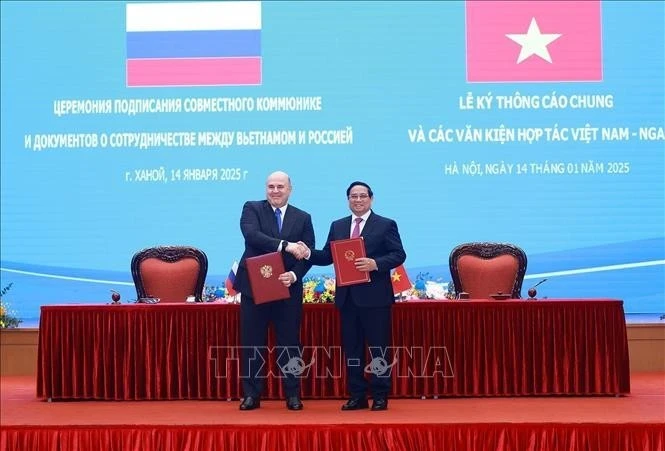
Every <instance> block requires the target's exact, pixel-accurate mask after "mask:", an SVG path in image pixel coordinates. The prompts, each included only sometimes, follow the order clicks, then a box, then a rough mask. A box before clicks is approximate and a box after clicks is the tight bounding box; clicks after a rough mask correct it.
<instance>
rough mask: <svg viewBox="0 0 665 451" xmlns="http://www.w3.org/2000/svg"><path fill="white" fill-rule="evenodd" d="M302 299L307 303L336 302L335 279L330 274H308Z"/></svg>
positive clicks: (304, 282) (304, 281)
mask: <svg viewBox="0 0 665 451" xmlns="http://www.w3.org/2000/svg"><path fill="white" fill-rule="evenodd" d="M302 285H303V293H302V300H303V303H305V304H327V303H331V302H335V279H334V278H332V277H329V276H307V277H305V278H304V279H303V284H302Z"/></svg>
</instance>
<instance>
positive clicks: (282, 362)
mask: <svg viewBox="0 0 665 451" xmlns="http://www.w3.org/2000/svg"><path fill="white" fill-rule="evenodd" d="M296 301H297V300H296V299H289V300H285V301H276V302H268V303H266V304H260V305H256V304H254V300H253V299H252V298H250V297H248V296H245V295H244V294H241V297H240V344H241V346H242V352H241V366H240V368H241V372H242V373H241V380H242V390H243V394H244V395H245V396H246V397H247V396H253V397H261V394H262V393H263V389H264V387H265V380H266V377H267V371H266V369H267V367H268V365H269V364H270V362H269V359H271V358H274V357H273V356H277V365H278V367H279V368H278V369H277V370H276V373H277V374H274V375H275V376H279V377H281V378H282V385H283V387H284V394H285V395H286V396H287V397H289V396H300V376H298V375H296V372H292V371H286V372H284V371H283V369H288V368H289V362H290V361H291V363H293V362H294V361H295V360H292V359H297V358H301V356H302V348H301V346H300V323H301V320H302V302H296ZM271 322H272V323H273V326H274V328H275V335H276V338H277V347H276V348H274V349H270V350H269V349H267V341H268V326H269V324H270V323H271Z"/></svg>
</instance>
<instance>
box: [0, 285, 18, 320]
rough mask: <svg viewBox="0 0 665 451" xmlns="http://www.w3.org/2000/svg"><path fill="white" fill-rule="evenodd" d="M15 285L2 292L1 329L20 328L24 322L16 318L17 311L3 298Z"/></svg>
mask: <svg viewBox="0 0 665 451" xmlns="http://www.w3.org/2000/svg"><path fill="white" fill-rule="evenodd" d="M13 284H14V283H13V282H12V283H10V284H9V285H7V286H6V287H4V288H3V289H2V291H0V329H9V328H14V327H18V325H19V324H21V323H22V322H23V320H22V319H20V318H19V317H17V316H16V311H14V310H11V309H10V307H9V304H8V303H7V302H6V301H4V300H3V299H2V298H3V297H4V295H5V294H7V292H8V291H9V290H10V289H11V288H12V285H13Z"/></svg>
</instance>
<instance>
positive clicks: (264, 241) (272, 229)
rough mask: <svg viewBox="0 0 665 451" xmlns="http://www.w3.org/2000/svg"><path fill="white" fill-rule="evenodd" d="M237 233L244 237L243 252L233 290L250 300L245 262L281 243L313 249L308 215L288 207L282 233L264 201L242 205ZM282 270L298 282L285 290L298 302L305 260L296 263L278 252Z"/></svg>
mask: <svg viewBox="0 0 665 451" xmlns="http://www.w3.org/2000/svg"><path fill="white" fill-rule="evenodd" d="M240 230H241V231H242V235H243V236H244V237H245V251H244V252H243V254H242V257H241V258H240V262H239V263H238V271H237V273H236V280H235V283H234V284H233V289H234V290H236V291H238V292H241V293H243V295H245V296H248V297H252V290H251V287H250V285H249V278H248V276H247V265H246V259H247V258H248V257H256V256H258V255H263V254H268V253H270V252H276V251H277V247H278V246H279V243H280V241H281V240H286V241H291V242H297V241H303V242H304V243H305V244H307V246H308V247H310V249H311V248H313V247H314V227H313V226H312V217H311V216H310V215H309V213H307V212H305V211H303V210H301V209H299V208H297V207H294V206H293V205H291V204H289V207H288V208H287V209H286V213H285V214H284V220H283V221H282V232H281V233H280V232H279V231H278V229H277V221H276V220H275V212H274V211H273V209H272V207H271V206H270V204H269V203H268V201H267V200H260V201H249V202H245V205H244V206H243V209H242V215H241V216H240ZM282 256H283V258H284V268H285V269H286V271H293V272H294V273H295V275H296V277H297V278H298V280H297V281H296V283H294V284H292V285H291V287H290V288H289V291H290V293H291V298H292V299H298V300H299V301H300V302H302V279H303V277H304V276H305V274H306V273H307V271H308V270H309V268H310V267H311V263H309V262H308V261H307V260H304V259H303V260H297V259H296V258H295V257H294V256H293V255H291V254H289V253H288V252H286V250H285V249H282Z"/></svg>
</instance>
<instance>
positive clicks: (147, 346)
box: [37, 299, 630, 400]
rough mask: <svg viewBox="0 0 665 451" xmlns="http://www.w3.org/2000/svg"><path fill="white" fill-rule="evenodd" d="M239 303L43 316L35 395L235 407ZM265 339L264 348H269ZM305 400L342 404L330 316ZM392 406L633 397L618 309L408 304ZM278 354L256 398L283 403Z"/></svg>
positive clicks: (318, 314)
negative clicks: (398, 402)
mask: <svg viewBox="0 0 665 451" xmlns="http://www.w3.org/2000/svg"><path fill="white" fill-rule="evenodd" d="M239 313H240V309H239V306H238V305H234V304H218V303H208V304H201V303H194V304H185V303H182V304H154V305H146V304H122V305H49V306H43V307H42V308H41V320H40V328H39V350H38V360H39V362H38V373H37V396H38V397H39V398H41V399H49V400H74V399H77V400H83V399H96V400H163V399H169V400H175V399H223V400H226V399H237V398H240V397H241V396H242V392H241V385H240V370H239V364H238V359H237V358H238V356H239V344H240V333H239ZM273 338H274V337H273V334H272V333H271V334H270V339H269V343H270V344H271V345H272V343H274V339H273ZM301 340H302V344H303V353H302V356H296V358H295V359H291V361H290V364H289V367H290V371H297V372H296V374H299V375H300V376H301V377H302V378H303V380H302V396H303V397H304V398H343V397H345V396H347V393H346V376H345V366H344V365H345V362H344V359H343V355H342V352H341V340H340V325H339V315H338V313H337V312H336V311H335V308H334V306H333V305H330V304H306V305H305V306H304V313H303V324H302V330H301ZM392 340H393V342H392V346H393V349H392V351H393V352H392V359H389V360H385V361H377V362H372V363H374V364H378V367H376V366H375V365H374V366H373V368H370V370H372V369H374V370H377V369H378V370H381V365H383V366H384V368H383V369H384V370H385V365H386V364H393V363H394V366H392V368H391V370H392V378H393V388H392V393H391V396H392V397H423V396H425V397H446V396H524V395H526V396H529V395H530V396H541V395H619V394H626V393H629V392H630V376H629V362H628V340H627V335H626V322H625V316H624V311H623V302H622V301H619V300H611V299H596V300H588V299H579V300H575V299H567V300H539V301H525V300H508V301H475V300H471V301H416V302H413V301H409V302H404V303H398V304H396V305H395V306H394V309H393V333H392ZM277 352H279V351H278V350H276V349H270V350H269V351H268V359H267V362H266V367H267V370H268V372H267V382H266V391H265V393H264V397H265V398H268V399H270V398H282V397H283V392H282V387H281V383H280V380H279V376H278V375H279V374H280V372H279V368H277V365H276V363H275V360H276V354H277Z"/></svg>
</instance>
